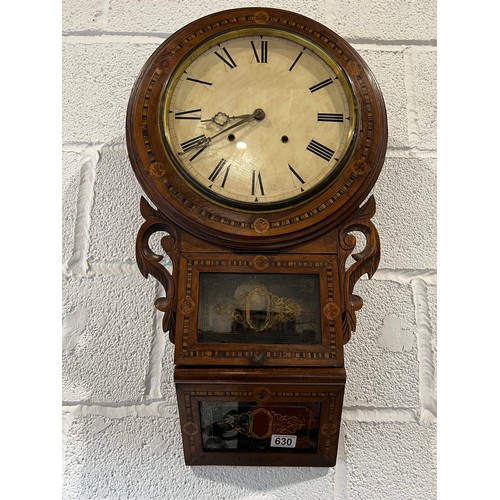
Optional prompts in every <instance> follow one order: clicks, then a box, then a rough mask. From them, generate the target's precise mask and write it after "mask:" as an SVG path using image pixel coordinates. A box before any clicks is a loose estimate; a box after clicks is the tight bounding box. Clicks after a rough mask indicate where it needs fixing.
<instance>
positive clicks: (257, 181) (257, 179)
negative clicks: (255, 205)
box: [252, 170, 264, 201]
mask: <svg viewBox="0 0 500 500" xmlns="http://www.w3.org/2000/svg"><path fill="white" fill-rule="evenodd" d="M257 188H259V191H260V195H261V196H264V185H263V184H262V177H261V176H260V172H258V173H257V171H256V170H252V196H255V193H256V191H257ZM255 200H256V201H257V198H256V199H255Z"/></svg>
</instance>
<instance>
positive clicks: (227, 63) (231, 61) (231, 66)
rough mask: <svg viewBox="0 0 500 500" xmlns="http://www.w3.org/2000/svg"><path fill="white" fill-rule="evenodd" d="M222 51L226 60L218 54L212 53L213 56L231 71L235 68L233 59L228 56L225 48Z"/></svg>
mask: <svg viewBox="0 0 500 500" xmlns="http://www.w3.org/2000/svg"><path fill="white" fill-rule="evenodd" d="M222 51H223V52H224V54H225V55H226V57H227V59H226V58H225V57H224V56H222V55H220V54H219V53H218V52H214V54H215V55H216V56H217V57H218V58H219V59H220V60H221V61H222V62H223V63H224V64H226V65H227V66H229V67H230V68H231V69H233V68H236V63H235V62H234V61H233V58H232V57H231V55H230V54H229V52H228V51H227V49H226V47H224V48H223V49H222Z"/></svg>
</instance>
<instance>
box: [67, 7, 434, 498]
mask: <svg viewBox="0 0 500 500" xmlns="http://www.w3.org/2000/svg"><path fill="white" fill-rule="evenodd" d="M264 4H265V5H266V6H268V7H280V8H286V9H289V10H294V11H296V12H299V13H301V14H304V15H306V16H309V17H311V18H313V19H316V20H318V21H320V22H322V23H324V24H326V25H327V26H329V27H330V28H331V29H333V30H334V31H335V32H337V33H338V34H339V35H341V36H342V37H343V38H345V39H346V40H347V41H348V42H350V43H351V44H352V45H353V46H354V48H355V49H357V50H358V51H359V52H360V53H361V55H362V57H363V58H364V59H365V60H366V61H367V63H368V65H369V66H370V67H371V69H372V70H373V72H374V74H375V76H376V78H377V80H378V81H379V83H380V85H381V87H382V91H383V94H384V97H385V100H386V105H387V110H388V119H389V148H388V154H387V160H386V163H385V166H384V168H383V170H382V173H381V175H380V178H379V181H378V183H377V184H376V186H375V188H374V193H375V196H376V199H377V214H376V217H375V219H374V222H375V224H376V225H377V228H378V230H379V233H380V239H381V244H382V258H381V262H380V267H379V271H378V272H377V273H376V274H375V276H374V278H373V279H372V280H371V281H368V280H366V279H362V280H360V282H358V284H357V285H356V293H358V294H359V295H361V296H362V297H363V299H364V306H363V308H362V309H361V311H360V312H359V313H358V328H357V331H356V332H355V333H354V334H353V336H352V340H351V341H350V343H349V344H348V345H347V346H346V352H345V357H346V369H347V374H348V378H347V387H346V396H345V402H344V404H345V409H344V413H343V425H342V430H341V439H340V446H339V458H338V462H337V466H336V467H335V468H330V469H327V468H287V467H285V468H260V467H256V468H241V467H196V468H189V467H186V466H185V465H184V462H183V453H182V447H181V440H180V432H179V426H178V416H177V406H176V400H175V393H174V387H173V384H172V358H173V349H172V345H171V344H170V343H169V342H168V339H167V337H166V335H165V334H164V333H163V332H162V331H161V326H160V319H161V318H160V316H159V315H158V314H156V313H155V309H154V307H153V299H154V297H155V296H156V295H157V294H159V293H160V290H159V286H158V285H157V284H156V283H155V282H154V281H153V279H149V280H145V279H143V278H142V276H141V275H140V273H139V271H138V270H137V267H136V264H135V257H134V243H135V236H136V233H137V230H138V228H139V226H140V224H141V217H140V214H139V198H140V196H141V190H140V188H139V186H138V183H137V181H136V180H135V177H134V176H133V173H132V170H131V167H130V164H129V162H128V158H127V152H126V146H125V130H124V123H125V112H126V107H127V100H128V96H129V93H130V90H131V87H132V84H133V82H134V80H135V78H136V76H137V74H138V72H139V70H140V69H141V67H142V65H143V64H144V62H145V61H146V59H147V58H148V56H149V55H150V54H151V53H152V52H153V51H154V49H155V48H156V47H157V46H158V45H159V44H160V43H161V42H162V41H163V40H164V39H165V38H166V37H167V36H168V35H169V34H171V33H172V32H174V31H175V30H177V29H178V28H180V27H182V26H183V25H185V24H186V23H188V22H190V21H192V20H195V19H196V18H198V17H201V16H204V15H206V14H209V13H211V12H215V11H218V10H223V9H226V8H230V7H243V6H256V5H264ZM435 18H436V5H435V2H434V0H397V1H396V0H344V1H340V0H301V1H298V0H292V1H288V2H286V1H278V0H274V1H268V2H255V1H253V0H247V1H246V2H239V1H223V0H216V1H212V2H209V1H208V0H202V1H201V2H198V3H196V2H192V0H189V1H188V0H175V1H172V0H161V1H160V0H142V1H140V0H137V1H133V0H86V1H84V2H82V1H81V0H63V30H64V33H63V120H64V121H63V195H64V199H63V257H64V263H63V290H64V292H63V293H64V304H63V430H64V436H63V444H64V471H63V474H64V479H63V487H64V493H63V497H64V498H65V499H104V498H105V499H126V498H130V499H189V500H191V499H203V500H204V499H207V500H209V499H231V500H233V499H254V500H256V499H273V500H274V499H295V498H307V499H311V500H314V499H335V500H347V499H349V500H363V499H366V500H379V499H380V500H396V499H397V500H420V499H425V500H430V499H433V498H435V495H436V493H435V490H436V458H435V447H436V389H435V382H436V380H435V379H436V328H435V325H436V220H435V213H436V135H435V126H436V123H435V122H436V26H435Z"/></svg>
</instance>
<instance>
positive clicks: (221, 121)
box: [201, 111, 252, 127]
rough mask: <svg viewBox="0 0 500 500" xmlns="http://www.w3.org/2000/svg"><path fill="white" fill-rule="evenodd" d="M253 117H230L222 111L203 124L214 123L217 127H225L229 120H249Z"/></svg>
mask: <svg viewBox="0 0 500 500" xmlns="http://www.w3.org/2000/svg"><path fill="white" fill-rule="evenodd" d="M251 116H252V115H251V114H250V115H236V116H229V115H228V114H227V113H223V112H222V111H218V112H217V113H215V115H214V116H212V118H209V119H208V120H201V121H202V122H213V123H215V124H216V125H219V127H223V126H224V125H225V124H226V123H227V122H228V121H229V120H237V119H238V118H247V117H251Z"/></svg>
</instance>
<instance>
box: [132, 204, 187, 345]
mask: <svg viewBox="0 0 500 500" xmlns="http://www.w3.org/2000/svg"><path fill="white" fill-rule="evenodd" d="M140 208H141V214H142V216H143V217H144V219H145V222H144V223H143V224H142V226H141V227H140V229H139V232H138V234H137V241H136V259H137V265H138V267H139V270H140V271H141V273H142V275H143V276H144V277H145V278H147V277H148V276H149V275H150V274H151V275H152V276H153V277H154V278H156V279H157V280H158V281H159V282H160V283H161V285H162V286H163V289H164V290H165V296H164V297H160V298H158V299H156V300H155V307H156V308H157V309H158V310H159V311H161V312H163V320H162V327H163V331H164V332H167V331H169V336H170V340H171V341H172V342H173V341H174V332H175V305H176V287H175V279H174V276H175V275H176V273H177V272H178V266H179V256H180V233H179V230H178V229H177V226H176V225H175V224H174V223H173V222H171V221H170V220H169V219H168V218H167V217H165V216H164V215H163V214H162V213H161V212H160V211H159V210H156V209H154V208H152V207H151V205H149V203H148V202H147V201H146V199H145V198H143V197H142V198H141V205H140ZM159 231H162V232H166V233H168V235H167V236H164V237H163V238H162V239H161V246H162V248H163V250H165V252H166V253H167V255H168V256H169V257H170V260H171V262H172V273H170V272H169V271H168V269H167V268H166V267H165V266H164V265H163V264H161V261H162V260H163V255H158V254H156V253H154V252H153V250H151V247H150V246H149V241H150V238H151V236H152V235H153V234H155V233H157V232H159Z"/></svg>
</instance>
